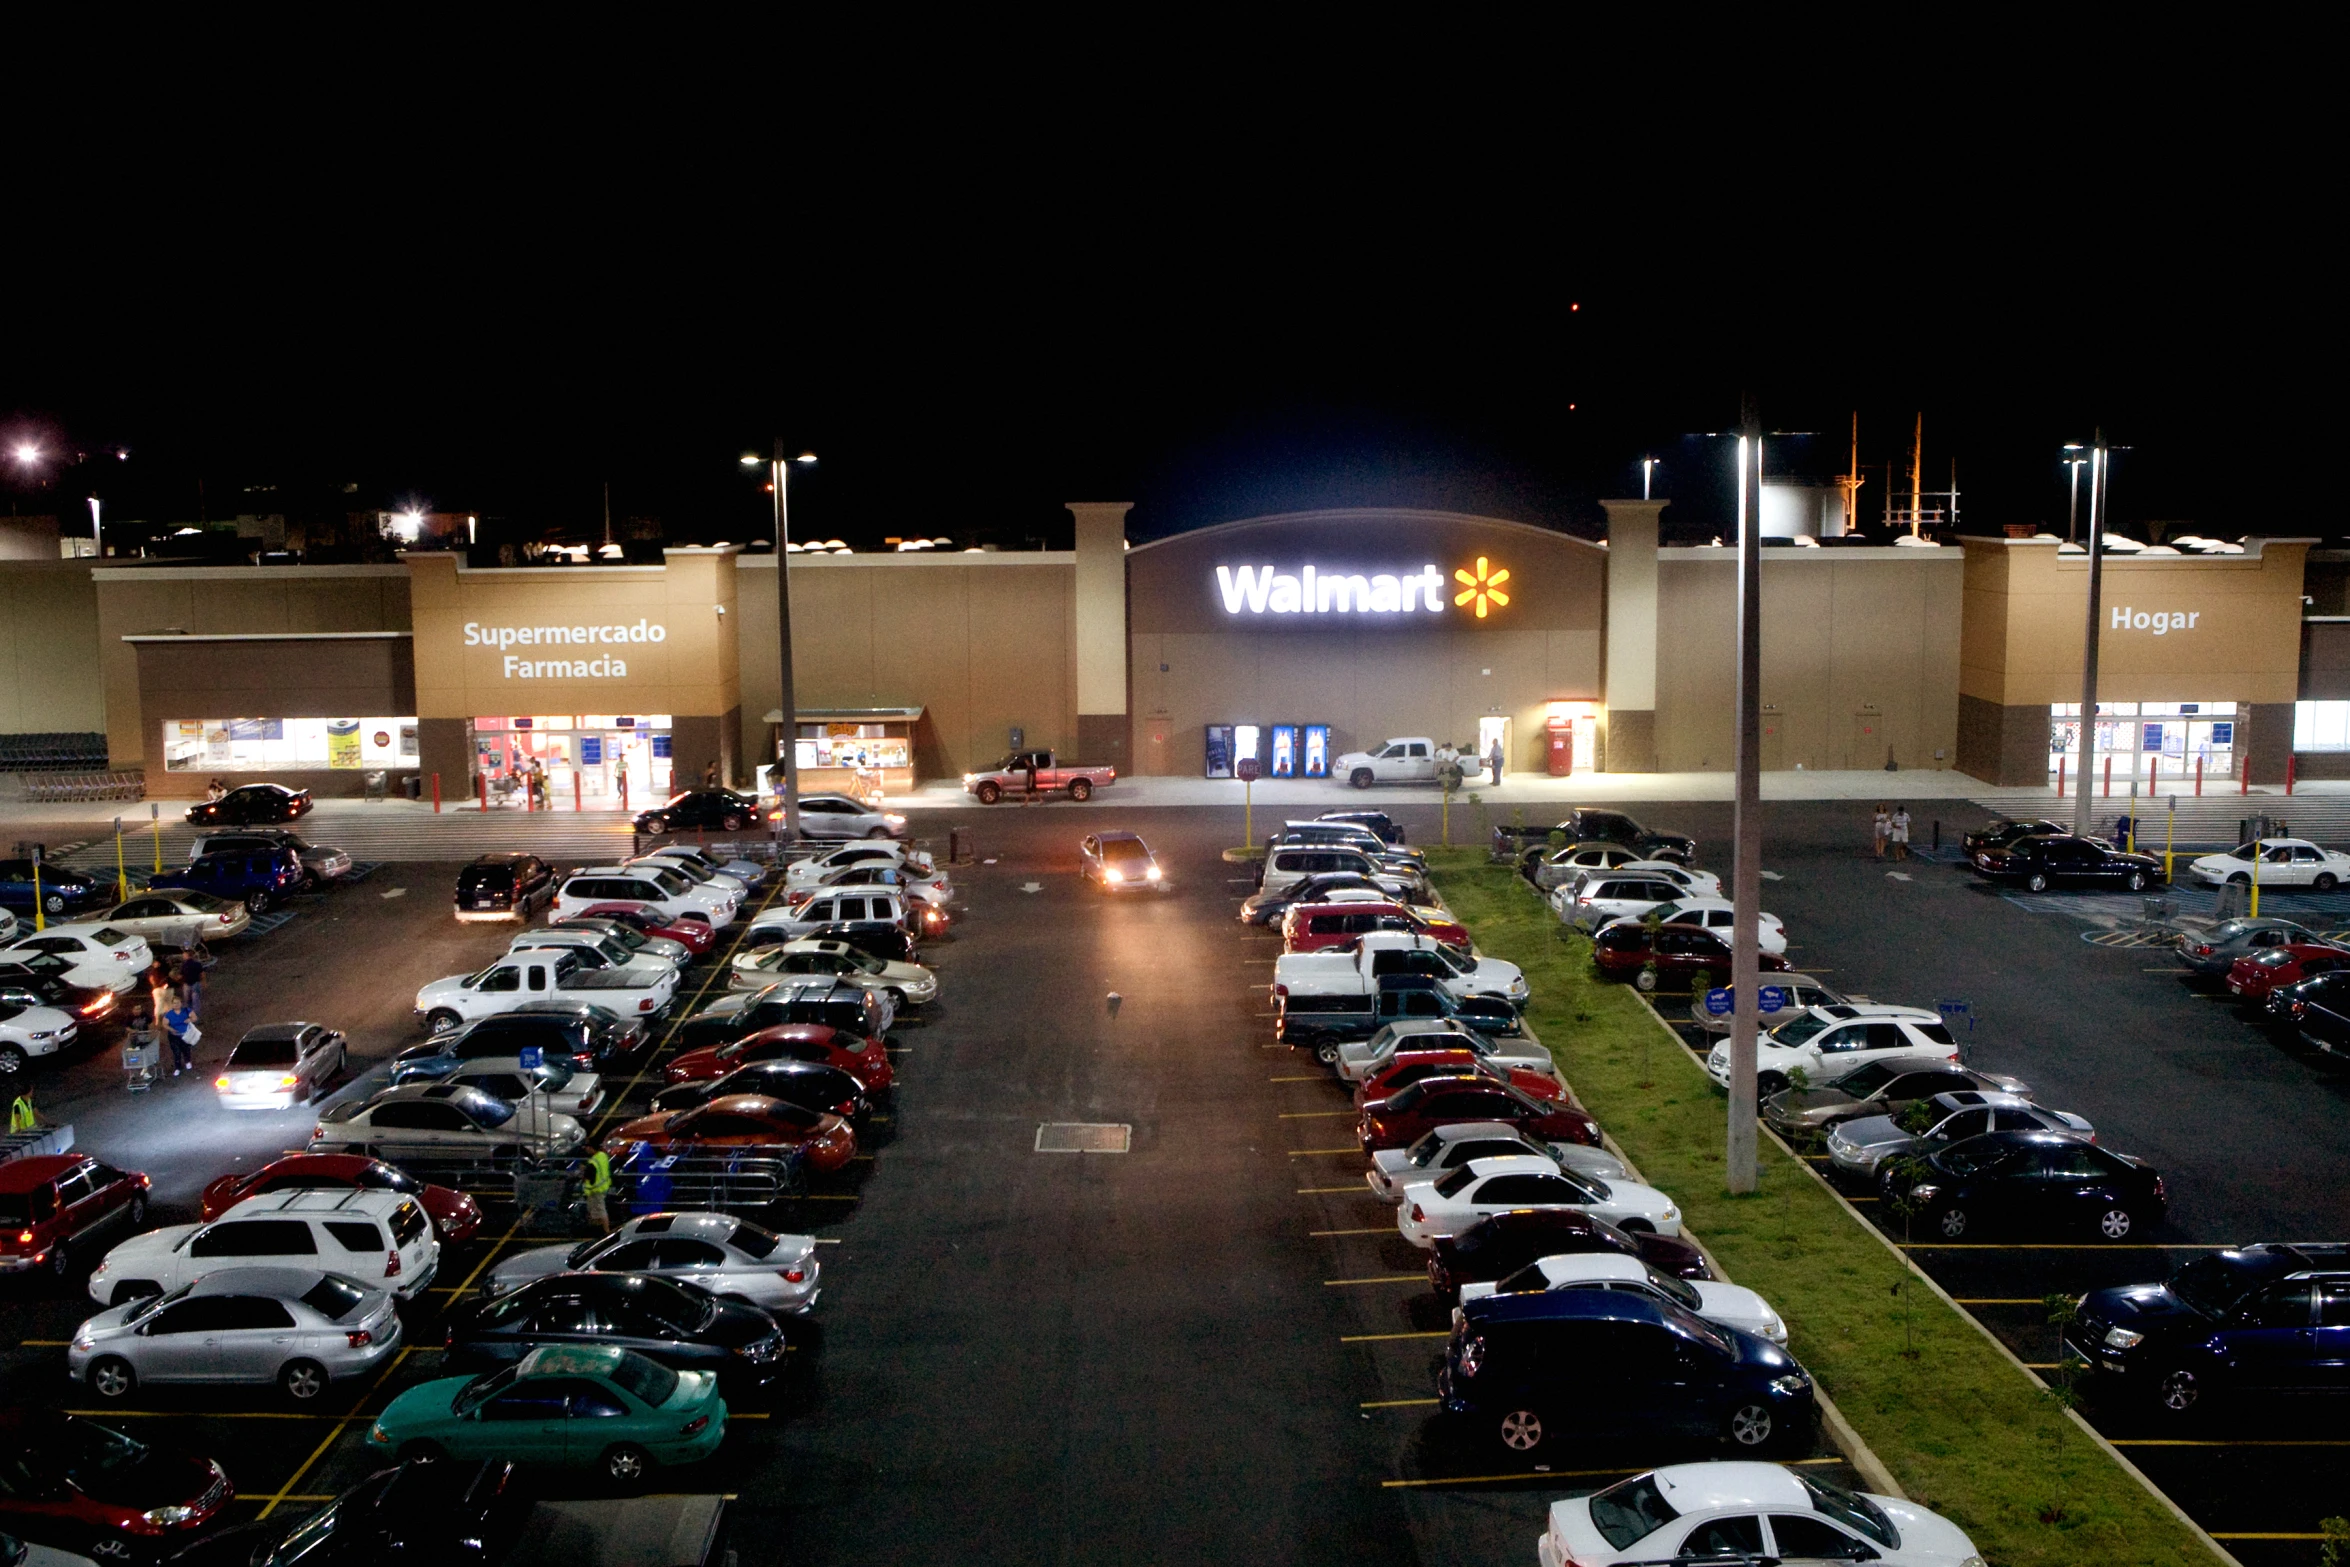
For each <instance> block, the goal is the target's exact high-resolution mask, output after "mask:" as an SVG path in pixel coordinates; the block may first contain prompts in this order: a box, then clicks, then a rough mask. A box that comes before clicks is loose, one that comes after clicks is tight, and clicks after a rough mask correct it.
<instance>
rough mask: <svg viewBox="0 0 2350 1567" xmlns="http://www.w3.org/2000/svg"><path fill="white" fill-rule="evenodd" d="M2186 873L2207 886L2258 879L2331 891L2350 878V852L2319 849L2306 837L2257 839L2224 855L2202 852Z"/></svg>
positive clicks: (2249, 882)
mask: <svg viewBox="0 0 2350 1567" xmlns="http://www.w3.org/2000/svg"><path fill="white" fill-rule="evenodd" d="M2256 857H2257V858H2258V860H2259V862H2260V863H2259V865H2258V866H2257V867H2256V866H2255V865H2254V864H2253V860H2254V859H2255V858H2256ZM2256 870H2257V872H2258V874H2257V875H2255V874H2254V873H2255V871H2256ZM2187 873H2188V874H2189V875H2191V876H2193V877H2194V878H2195V879H2196V880H2197V881H2199V882H2201V883H2202V884H2203V885H2204V886H2206V887H2223V886H2227V885H2230V884H2233V885H2235V886H2238V887H2249V886H2250V885H2252V883H2253V882H2254V881H2256V880H2257V881H2258V882H2259V883H2260V885H2261V886H2263V887H2309V888H2313V889H2315V890H2316V891H2318V892H2331V891H2333V890H2334V889H2335V888H2336V887H2339V886H2340V885H2342V883H2343V882H2345V881H2350V854H2344V853H2343V852H2342V851H2341V850H2339V849H2322V848H2319V847H2318V846H2317V845H2316V844H2314V843H2311V842H2310V841H2309V840H2308V839H2307V838H2257V839H2254V840H2253V841H2252V842H2250V843H2239V844H2237V845H2236V846H2235V847H2234V848H2232V849H2229V850H2227V851H2226V852H2224V853H2221V854H2205V855H2200V856H2198V857H2197V858H2195V859H2192V860H2190V861H2188V862H2187Z"/></svg>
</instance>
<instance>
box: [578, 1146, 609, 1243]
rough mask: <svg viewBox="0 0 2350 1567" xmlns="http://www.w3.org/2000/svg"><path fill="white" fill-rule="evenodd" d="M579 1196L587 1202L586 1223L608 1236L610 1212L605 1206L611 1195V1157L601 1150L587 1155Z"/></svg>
mask: <svg viewBox="0 0 2350 1567" xmlns="http://www.w3.org/2000/svg"><path fill="white" fill-rule="evenodd" d="M579 1195H580V1196H581V1197H583V1198H585V1199H586V1201H587V1216H588V1222H589V1223H590V1224H593V1225H594V1226H595V1227H596V1228H597V1229H598V1230H601V1231H603V1232H604V1233H605V1234H610V1233H611V1231H612V1212H611V1209H610V1207H609V1206H608V1205H607V1204H608V1200H609V1199H610V1197H611V1195H612V1156H611V1155H610V1154H608V1153H606V1152H604V1150H603V1149H601V1148H599V1149H597V1150H596V1151H595V1152H594V1153H592V1154H589V1155H588V1162H587V1178H586V1179H585V1180H583V1181H581V1182H580V1183H579Z"/></svg>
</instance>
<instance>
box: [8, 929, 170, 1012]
mask: <svg viewBox="0 0 2350 1567" xmlns="http://www.w3.org/2000/svg"><path fill="white" fill-rule="evenodd" d="M42 953H47V954H49V955H50V956H51V957H53V958H56V959H57V960H58V961H59V962H61V963H63V964H64V965H65V968H64V970H63V971H62V977H63V978H65V979H67V980H69V981H71V982H72V983H74V984H76V985H103V986H105V987H106V988H107V989H108V990H111V991H113V992H114V993H115V994H116V995H117V996H127V995H129V994H130V993H131V992H132V991H134V990H137V989H138V988H139V985H140V981H141V979H142V977H143V976H144V975H145V974H146V972H147V966H148V965H149V964H151V963H153V962H154V961H155V954H154V952H153V951H152V950H151V949H150V948H149V947H148V945H147V938H146V937H144V936H142V935H139V934H138V933H137V932H136V931H128V930H119V929H117V928H115V927H114V926H112V925H108V924H106V923H104V922H102V921H93V922H89V923H74V924H66V925H60V924H58V923H57V922H56V921H54V920H52V921H51V922H50V924H49V928H48V929H47V930H39V931H36V930H28V931H26V932H24V933H23V934H22V935H19V936H18V937H17V938H16V939H15V940H14V941H12V942H10V943H8V945H7V946H5V947H0V963H27V962H31V961H33V960H34V959H36V958H38V957H39V956H40V955H41V954H42Z"/></svg>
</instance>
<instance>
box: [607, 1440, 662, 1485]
mask: <svg viewBox="0 0 2350 1567" xmlns="http://www.w3.org/2000/svg"><path fill="white" fill-rule="evenodd" d="M596 1467H597V1468H599V1469H601V1470H603V1471H604V1478H605V1479H607V1480H610V1481H611V1482H613V1483H614V1484H615V1485H635V1484H637V1483H638V1482H639V1481H641V1480H643V1479H644V1477H645V1476H646V1475H647V1474H649V1473H651V1472H652V1468H653V1460H652V1457H651V1455H649V1454H648V1453H646V1451H645V1450H644V1449H643V1448H641V1447H639V1446H637V1445H636V1444H635V1443H634V1442H616V1443H614V1444H613V1445H612V1446H610V1447H608V1448H606V1449H604V1456H603V1459H602V1460H601V1461H600V1462H599V1463H598V1464H597V1465H596Z"/></svg>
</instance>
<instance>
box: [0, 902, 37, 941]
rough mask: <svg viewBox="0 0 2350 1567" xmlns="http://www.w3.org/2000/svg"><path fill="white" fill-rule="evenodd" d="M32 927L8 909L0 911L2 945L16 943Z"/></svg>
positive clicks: (0, 939) (0, 938)
mask: <svg viewBox="0 0 2350 1567" xmlns="http://www.w3.org/2000/svg"><path fill="white" fill-rule="evenodd" d="M31 929H32V927H31V926H30V925H27V924H26V923H25V922H24V921H22V920H20V919H18V918H17V917H16V916H15V915H14V914H12V913H10V912H9V911H8V910H6V909H0V943H6V942H11V941H14V940H15V939H16V938H17V937H18V936H20V935H22V934H23V933H24V932H26V931H28V930H31Z"/></svg>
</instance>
